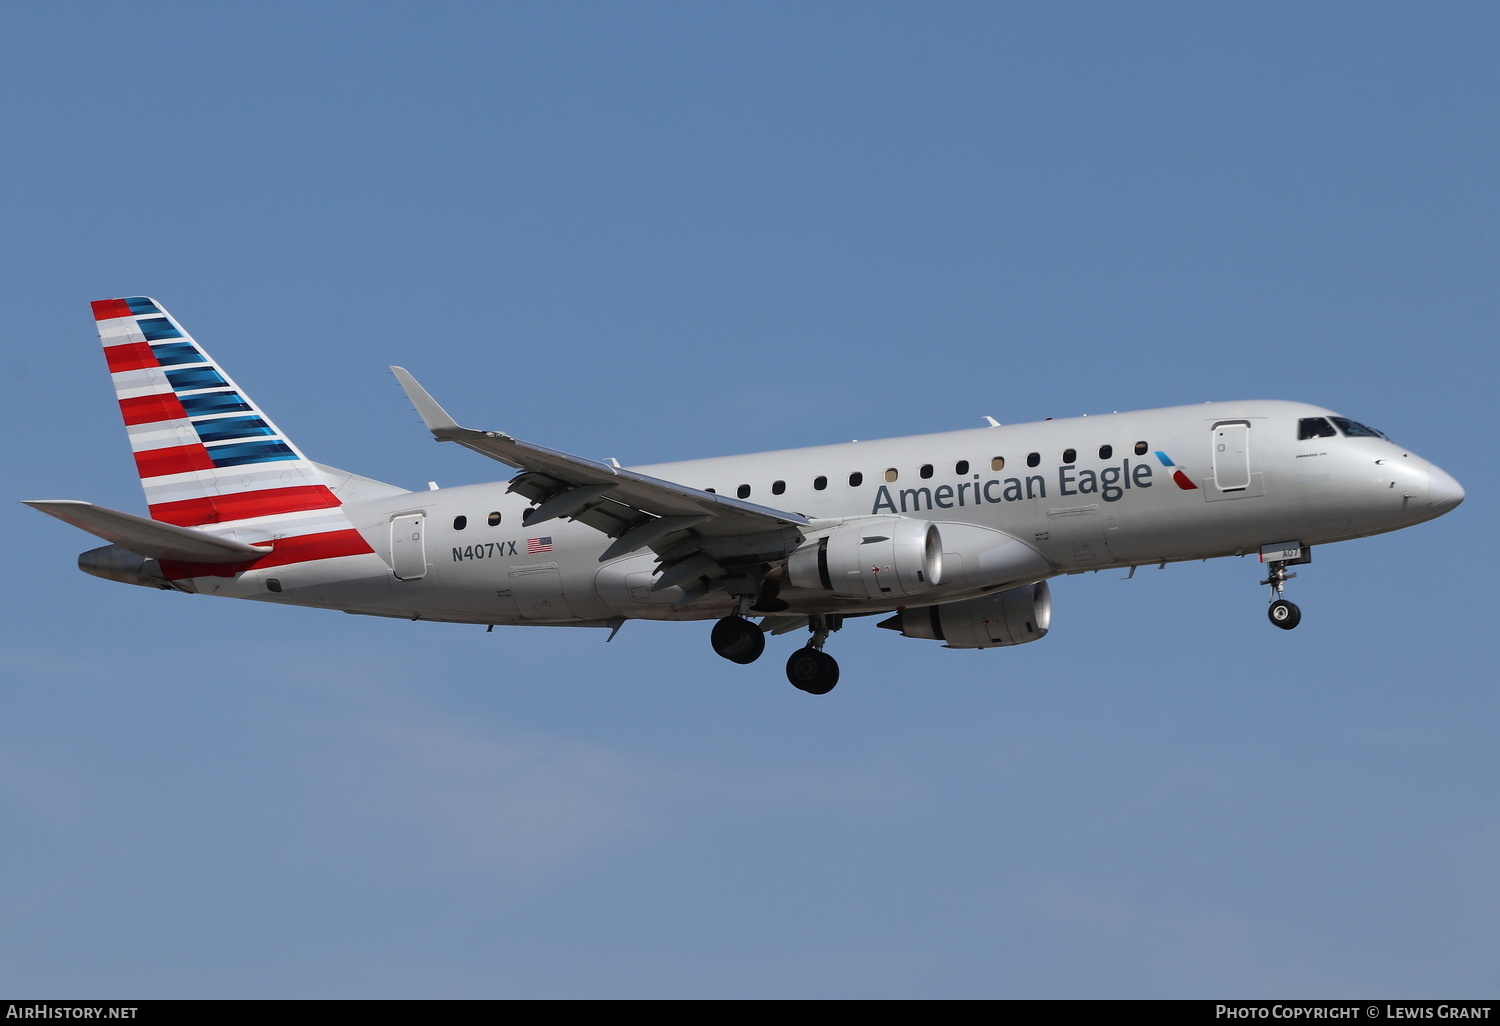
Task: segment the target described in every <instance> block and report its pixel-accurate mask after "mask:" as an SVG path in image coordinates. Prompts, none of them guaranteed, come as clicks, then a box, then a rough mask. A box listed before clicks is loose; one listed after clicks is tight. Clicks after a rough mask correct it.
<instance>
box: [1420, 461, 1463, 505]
mask: <svg viewBox="0 0 1500 1026" xmlns="http://www.w3.org/2000/svg"><path fill="white" fill-rule="evenodd" d="M1463 501H1464V486H1463V485H1461V484H1459V483H1458V482H1457V481H1455V480H1454V479H1453V475H1452V474H1450V473H1448V472H1447V471H1446V470H1443V469H1442V468H1441V467H1433V466H1429V467H1428V468H1427V504H1428V505H1429V506H1431V507H1432V508H1433V510H1434V511H1436V512H1438V513H1446V512H1448V511H1449V510H1450V509H1452V508H1453V507H1455V506H1457V505H1458V504H1459V503H1460V502H1463Z"/></svg>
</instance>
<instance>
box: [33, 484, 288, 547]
mask: <svg viewBox="0 0 1500 1026" xmlns="http://www.w3.org/2000/svg"><path fill="white" fill-rule="evenodd" d="M25 504H26V505H27V506H30V507H31V508H32V509H39V510H41V511H42V512H43V513H45V514H47V515H48V516H50V517H56V518H57V519H59V520H61V521H62V522H63V523H66V524H72V525H73V526H74V527H78V528H82V529H83V530H85V531H87V532H89V534H93V535H97V536H98V537H100V538H103V539H104V540H105V541H107V542H114V543H115V544H116V545H118V546H120V547H121V548H124V549H129V550H130V551H131V552H134V553H136V554H137V555H141V556H145V557H146V558H147V559H174V560H178V561H180V562H183V563H243V562H245V561H246V560H250V559H258V558H260V557H261V556H264V555H265V554H266V553H268V552H270V551H271V548H270V546H267V545H246V544H244V543H242V542H237V541H231V540H230V539H228V538H215V537H214V536H213V535H211V534H204V533H203V532H202V531H194V530H192V529H191V528H187V527H177V526H175V525H173V524H164V523H162V522H161V521H159V520H147V519H146V518H145V517H138V516H136V515H135V514H133V513H121V512H120V511H119V510H115V509H108V508H106V507H104V506H95V505H94V504H93V503H92V502H80V501H78V500H76V499H40V500H35V501H29V502H26V503H25Z"/></svg>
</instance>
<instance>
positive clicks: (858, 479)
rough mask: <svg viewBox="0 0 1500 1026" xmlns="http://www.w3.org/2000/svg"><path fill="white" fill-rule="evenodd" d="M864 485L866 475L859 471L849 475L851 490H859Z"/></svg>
mask: <svg viewBox="0 0 1500 1026" xmlns="http://www.w3.org/2000/svg"><path fill="white" fill-rule="evenodd" d="M864 483H865V475H863V474H861V473H860V472H859V471H857V470H856V471H855V472H854V473H852V474H850V475H849V487H850V488H858V487H859V486H860V485H862V484H864Z"/></svg>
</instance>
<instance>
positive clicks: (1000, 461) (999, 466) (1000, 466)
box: [990, 456, 1005, 470]
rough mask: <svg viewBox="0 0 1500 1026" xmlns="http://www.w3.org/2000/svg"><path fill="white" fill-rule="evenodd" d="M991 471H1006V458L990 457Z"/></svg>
mask: <svg viewBox="0 0 1500 1026" xmlns="http://www.w3.org/2000/svg"><path fill="white" fill-rule="evenodd" d="M990 469H991V470H1004V469H1005V457H1004V456H991V457H990Z"/></svg>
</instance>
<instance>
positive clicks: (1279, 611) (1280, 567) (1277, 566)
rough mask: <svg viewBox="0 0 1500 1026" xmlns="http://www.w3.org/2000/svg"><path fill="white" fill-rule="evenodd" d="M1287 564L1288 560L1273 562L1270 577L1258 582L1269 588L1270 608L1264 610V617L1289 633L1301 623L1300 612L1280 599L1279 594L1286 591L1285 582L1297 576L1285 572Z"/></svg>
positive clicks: (1293, 605)
mask: <svg viewBox="0 0 1500 1026" xmlns="http://www.w3.org/2000/svg"><path fill="white" fill-rule="evenodd" d="M1299 562H1306V560H1299ZM1287 563H1288V560H1284V559H1278V560H1275V561H1273V562H1272V563H1271V564H1270V565H1271V575H1270V576H1269V577H1267V578H1266V579H1265V580H1264V581H1261V582H1260V583H1261V584H1268V585H1270V586H1271V608H1270V609H1268V610H1266V615H1267V616H1268V617H1270V620H1271V622H1272V623H1274V624H1275V625H1276V626H1277V627H1280V628H1281V629H1282V630H1284V631H1289V630H1291V629H1292V628H1293V627H1295V626H1297V625H1298V624H1299V623H1301V622H1302V610H1300V609H1298V608H1297V607H1296V605H1295V604H1293V603H1291V602H1288V601H1287V600H1286V599H1284V598H1282V597H1281V593H1282V592H1283V591H1285V590H1286V582H1287V581H1289V580H1291V579H1292V578H1293V577H1296V576H1297V575H1296V574H1289V573H1287V572H1286V568H1287Z"/></svg>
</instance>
